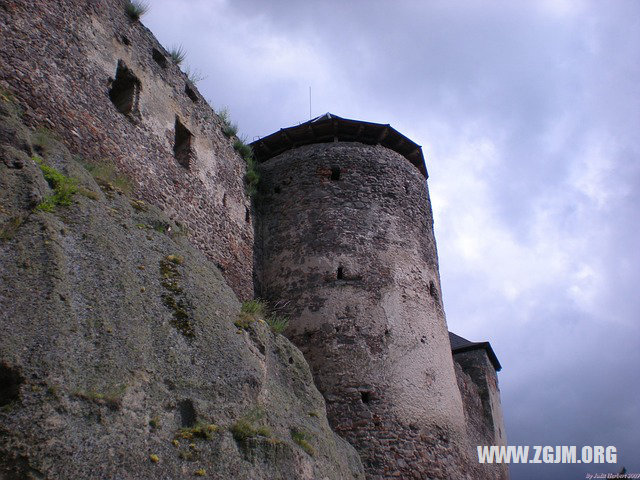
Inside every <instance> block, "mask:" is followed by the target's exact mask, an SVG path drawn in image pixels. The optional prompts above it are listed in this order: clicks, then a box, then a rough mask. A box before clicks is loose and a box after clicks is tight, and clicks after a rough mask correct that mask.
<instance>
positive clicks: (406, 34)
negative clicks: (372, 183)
mask: <svg viewBox="0 0 640 480" xmlns="http://www.w3.org/2000/svg"><path fill="white" fill-rule="evenodd" d="M151 7H152V8H151V10H150V12H149V13H148V14H147V15H146V16H145V17H144V19H143V22H144V24H145V25H146V26H147V27H149V28H150V29H151V30H152V31H153V33H154V34H156V36H157V37H158V38H159V39H160V41H161V42H162V43H163V44H164V45H165V46H166V47H171V46H172V45H177V44H182V45H183V46H184V47H185V48H186V50H187V52H188V58H187V63H189V64H190V65H191V67H192V68H197V69H198V70H199V71H200V72H201V73H202V74H203V75H206V79H204V80H203V81H201V82H200V83H199V85H198V86H199V89H200V91H201V92H202V93H203V95H204V96H205V97H206V98H208V99H209V100H210V103H211V104H212V105H213V106H214V108H222V107H224V106H227V107H229V110H230V111H231V114H232V116H233V118H234V119H235V120H236V121H238V123H239V124H240V129H241V132H243V133H244V134H245V135H246V136H247V138H248V140H253V139H254V138H258V137H259V136H264V135H268V134H270V133H272V132H274V131H276V130H278V129H280V128H283V127H287V126H291V125H295V124H297V123H300V122H304V121H306V120H308V119H309V87H311V103H312V112H311V114H312V115H313V116H317V115H320V114H323V113H325V112H327V111H330V112H332V113H335V114H337V115H340V116H343V117H347V118H356V119H361V120H367V121H373V122H380V123H390V124H392V125H393V126H394V127H395V128H397V129H398V130H399V131H401V132H402V133H404V134H406V135H407V136H409V137H410V138H411V139H412V140H414V141H416V142H417V143H419V144H421V145H422V146H423V150H424V153H425V156H426V158H427V168H428V170H429V174H430V178H429V187H430V191H431V196H432V204H433V210H434V216H435V230H436V238H437V241H438V249H439V256H440V272H441V276H442V288H443V296H444V302H445V309H446V312H447V319H448V323H449V327H450V329H451V330H452V331H454V332H456V333H458V334H460V335H462V336H464V337H466V338H469V339H470V340H475V341H481V340H489V341H491V343H492V345H493V347H494V350H495V351H496V353H497V355H498V357H499V359H500V361H501V363H502V364H503V366H504V369H503V371H502V372H501V373H500V384H501V390H502V401H503V408H504V411H505V417H506V424H507V425H506V426H507V436H508V440H509V443H511V444H524V445H537V444H541V445H562V444H565V445H577V446H582V445H615V446H617V447H618V449H619V465H618V467H613V466H611V467H609V466H606V465H603V466H578V465H573V466H560V465H541V466H515V465H514V466H512V468H511V471H512V477H513V478H514V479H515V480H518V479H534V478H536V479H538V478H546V479H566V478H584V472H587V471H591V472H613V471H616V468H618V469H619V468H621V466H622V465H625V466H626V467H627V469H628V470H629V471H631V472H640V463H639V461H638V453H639V450H640V386H639V384H638V380H639V378H640V375H639V374H638V366H639V365H640V353H639V352H640V348H639V347H640V318H639V314H640V295H639V294H638V286H639V285H640V254H639V251H640V249H639V246H640V233H639V230H640V218H639V214H638V210H639V207H640V161H639V157H640V142H639V141H638V136H639V132H640V91H639V87H638V85H639V84H640V4H639V3H638V2H635V1H631V0H629V1H621V0H613V1H610V2H596V1H579V0H575V1H571V0H564V1H557V0H556V1H552V0H547V1H518V2H511V1H465V2H456V1H430V2H417V1H394V2H391V1H367V2H365V1H353V2H339V1H336V0H325V1H322V2H316V1H308V2H290V1H270V2H262V1H257V0H239V1H233V2H231V1H222V0H212V1H205V0H195V1H194V0H190V1H184V0H183V1H180V0H155V1H153V2H152V5H151Z"/></svg>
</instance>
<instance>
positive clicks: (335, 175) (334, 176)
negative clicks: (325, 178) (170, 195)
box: [331, 167, 340, 182]
mask: <svg viewBox="0 0 640 480" xmlns="http://www.w3.org/2000/svg"><path fill="white" fill-rule="evenodd" d="M331 180H333V181H334V182H335V181H337V180H340V167H331Z"/></svg>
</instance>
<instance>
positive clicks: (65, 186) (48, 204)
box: [33, 156, 78, 212]
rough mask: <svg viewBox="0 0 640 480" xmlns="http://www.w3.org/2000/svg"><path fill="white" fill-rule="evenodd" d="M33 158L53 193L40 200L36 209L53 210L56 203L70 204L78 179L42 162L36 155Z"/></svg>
mask: <svg viewBox="0 0 640 480" xmlns="http://www.w3.org/2000/svg"><path fill="white" fill-rule="evenodd" d="M33 160H34V161H35V162H36V163H37V164H38V166H39V167H40V170H42V174H43V175H44V178H45V180H46V181H47V183H48V184H49V186H50V187H51V188H52V189H53V195H49V196H47V197H46V198H45V199H44V200H43V201H42V202H40V204H39V205H38V206H37V207H36V210H40V211H43V212H53V210H54V209H55V207H56V206H57V205H61V206H69V205H71V199H72V198H73V196H74V195H75V194H76V193H77V192H78V181H77V180H76V179H75V178H71V177H66V176H65V175H63V174H62V173H60V172H59V171H57V170H56V169H55V168H53V167H51V166H49V165H47V164H46V163H44V162H43V160H42V159H41V158H40V157H38V156H35V157H33Z"/></svg>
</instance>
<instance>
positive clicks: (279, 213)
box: [256, 142, 479, 479]
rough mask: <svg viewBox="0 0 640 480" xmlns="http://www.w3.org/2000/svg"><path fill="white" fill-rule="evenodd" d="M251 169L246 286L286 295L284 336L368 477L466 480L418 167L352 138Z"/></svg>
mask: <svg viewBox="0 0 640 480" xmlns="http://www.w3.org/2000/svg"><path fill="white" fill-rule="evenodd" d="M259 168H260V173H261V185H260V202H259V206H258V207H257V213H258V221H257V230H256V239H257V241H256V249H257V251H256V255H257V256H256V258H257V261H256V267H257V279H258V281H257V285H258V290H259V293H260V295H261V296H263V297H265V298H267V299H269V300H272V301H281V302H289V303H288V310H289V313H290V316H291V319H292V321H291V323H290V326H289V328H288V329H287V332H286V334H287V335H288V337H289V338H290V339H292V340H293V342H294V343H295V344H296V345H297V346H298V347H299V348H300V349H301V350H302V351H303V353H304V354H305V358H306V359H307V360H308V361H309V363H310V364H311V366H312V369H313V373H314V378H315V380H316V384H317V386H318V388H319V389H320V391H321V392H322V393H323V394H324V396H325V398H326V400H327V410H328V415H329V419H330V422H331V423H332V426H333V428H334V429H335V430H336V431H337V432H338V433H339V434H341V435H343V436H344V437H345V438H346V439H347V440H348V441H350V442H351V443H352V444H353V445H354V446H355V447H356V449H357V450H358V451H359V453H360V455H361V457H362V459H363V462H364V464H365V469H366V471H367V475H368V478H370V479H388V478H396V479H397V478H403V479H409V478H421V479H422V478H437V479H445V478H446V479H449V478H451V479H464V478H479V477H477V476H476V475H475V474H474V473H473V472H474V468H475V467H474V466H473V465H472V462H470V461H469V460H468V459H469V458H470V456H469V449H468V443H467V438H466V429H465V424H464V414H463V410H462V401H461V397H460V392H459V390H458V387H457V385H456V379H455V373H454V367H453V361H452V357H451V350H450V346H449V340H448V332H447V326H446V321H445V318H444V312H443V309H442V304H441V300H440V299H441V294H440V281H439V274H438V259H437V253H436V246H435V241H434V236H433V229H432V216H431V207H430V202H429V196H428V191H427V188H426V181H425V178H424V176H422V174H421V173H420V172H419V171H418V170H417V169H416V168H415V167H414V166H413V165H411V164H410V163H409V162H408V161H407V159H406V158H404V157H402V156H401V155H399V154H397V153H396V152H393V151H391V150H389V149H387V148H384V147H381V146H369V145H363V144H360V143H355V142H353V143H344V142H334V143H322V144H314V145H307V146H303V147H299V148H296V149H293V150H289V151H286V152H284V153H282V154H280V155H279V156H277V157H275V158H272V159H270V160H268V161H266V162H264V163H262V164H261V165H260V167H259ZM476 465H477V460H476Z"/></svg>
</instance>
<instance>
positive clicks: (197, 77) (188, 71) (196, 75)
mask: <svg viewBox="0 0 640 480" xmlns="http://www.w3.org/2000/svg"><path fill="white" fill-rule="evenodd" d="M184 74H185V75H186V76H187V78H188V79H189V81H190V82H191V83H193V84H194V85H195V84H196V83H199V82H201V81H202V80H204V79H205V78H207V76H206V75H203V74H202V72H201V71H200V70H198V69H197V68H193V69H192V68H191V67H190V66H188V65H187V67H186V68H185V69H184Z"/></svg>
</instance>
